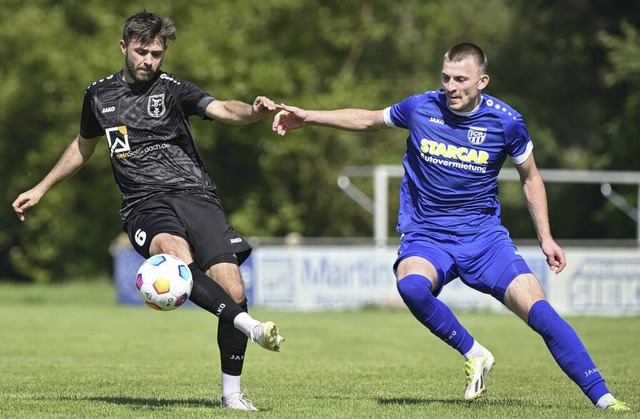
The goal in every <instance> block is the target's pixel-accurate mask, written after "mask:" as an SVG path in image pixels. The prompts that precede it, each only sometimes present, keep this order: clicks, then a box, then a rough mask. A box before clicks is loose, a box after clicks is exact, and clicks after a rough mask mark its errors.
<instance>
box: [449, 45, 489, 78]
mask: <svg viewBox="0 0 640 419" xmlns="http://www.w3.org/2000/svg"><path fill="white" fill-rule="evenodd" d="M469 57H471V58H473V60H474V61H475V63H476V65H477V66H478V69H479V70H480V73H481V74H487V70H488V68H489V60H488V59H487V56H486V55H485V54H484V51H482V48H480V47H479V46H477V45H476V44H472V43H471V42H463V43H461V44H457V45H454V46H452V47H451V48H449V51H447V53H446V54H444V59H445V61H453V62H458V61H462V60H464V59H467V58H469Z"/></svg>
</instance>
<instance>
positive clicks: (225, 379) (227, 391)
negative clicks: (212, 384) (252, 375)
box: [222, 373, 240, 398]
mask: <svg viewBox="0 0 640 419" xmlns="http://www.w3.org/2000/svg"><path fill="white" fill-rule="evenodd" d="M233 393H240V376H239V375H229V374H225V373H222V397H223V398H224V397H228V396H230V395H232V394H233Z"/></svg>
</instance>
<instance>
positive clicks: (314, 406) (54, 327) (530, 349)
mask: <svg viewBox="0 0 640 419" xmlns="http://www.w3.org/2000/svg"><path fill="white" fill-rule="evenodd" d="M0 295H2V296H3V298H2V300H3V301H2V303H1V304H0V319H1V322H2V323H1V326H0V417H2V418H5V417H6V418H71V417H82V418H95V417H109V418H145V417H146V418H155V417H163V418H168V417H176V418H178V417H179V418H206V417H246V416H249V415H251V413H245V412H233V411H228V410H223V409H221V408H219V407H218V400H219V397H220V384H219V382H220V372H219V360H218V352H217V346H216V343H215V330H216V320H215V318H214V317H213V316H212V315H210V314H208V313H206V312H204V311H202V310H199V309H196V308H183V309H179V310H177V311H174V312H167V313H161V312H155V311H153V310H150V309H147V308H145V307H121V306H117V305H116V304H115V290H114V289H113V288H112V286H111V285H110V284H108V283H97V284H74V285H65V286H49V287H46V286H23V287H16V286H11V285H7V284H0ZM252 313H253V314H254V315H255V317H256V318H260V319H264V320H266V319H271V320H274V321H276V322H277V323H278V324H279V325H280V326H281V329H282V333H283V335H284V336H285V337H286V339H287V341H286V342H285V343H284V344H283V345H282V351H281V352H280V353H271V352H267V351H265V350H263V349H261V348H259V347H257V346H255V345H250V347H249V349H248V352H247V359H246V361H245V373H244V375H243V388H244V389H246V393H247V395H248V398H249V399H251V400H252V401H253V402H254V404H255V405H256V406H257V407H258V408H259V409H260V410H261V412H259V413H258V415H259V416H260V417H264V418H269V417H273V418H276V417H277V418H283V417H285V418H289V417H292V418H426V417H430V418H463V417H469V418H596V417H598V418H600V417H605V416H606V417H611V415H616V413H615V412H602V411H599V410H597V409H595V408H594V407H593V406H592V405H591V404H590V402H589V401H588V399H587V398H586V397H585V396H584V395H583V394H582V393H581V392H580V390H579V389H578V388H577V387H576V386H575V385H574V384H573V383H572V382H571V381H570V380H569V379H568V378H566V377H565V376H564V374H563V373H562V372H561V371H560V369H559V368H558V367H557V366H556V364H555V362H554V361H553V359H552V358H551V355H550V354H549V353H548V351H547V349H546V347H545V346H544V344H543V342H542V340H541V339H540V338H539V337H538V335H536V334H535V333H534V332H532V331H531V330H530V329H529V328H527V327H526V326H525V325H524V324H523V323H522V322H521V321H520V320H518V319H516V318H515V316H512V315H504V314H488V313H459V317H460V319H461V321H462V322H463V324H465V325H466V326H467V328H468V329H469V330H470V332H471V333H473V334H474V335H475V337H476V338H478V339H479V340H480V341H481V342H482V343H483V344H484V345H485V346H487V347H489V348H490V349H491V350H492V352H493V354H494V355H495V357H496V362H497V363H496V367H495V368H494V370H493V372H492V373H491V374H490V375H489V378H488V391H487V393H486V394H485V395H484V396H483V397H482V398H481V399H479V400H477V401H475V402H473V403H467V402H465V401H464V400H463V388H464V374H463V372H462V364H463V359H462V357H461V356H459V355H458V354H457V353H456V352H454V351H453V350H452V349H450V348H449V347H448V346H446V345H445V344H443V343H442V342H440V341H439V340H437V339H436V338H434V337H433V336H431V335H430V333H429V332H428V331H427V330H426V329H424V328H422V326H420V325H419V324H418V322H417V321H415V320H414V319H413V317H411V315H410V314H409V312H408V311H406V310H364V311H354V312H321V313H308V312H304V313H301V312H281V311H280V312H272V311H266V310H262V309H255V310H252ZM567 320H568V321H569V322H570V323H571V324H572V325H573V326H574V328H575V329H576V331H577V332H578V334H580V336H581V337H582V339H583V341H584V343H585V345H586V346H587V348H588V349H589V350H590V352H591V355H592V357H593V358H594V360H595V361H596V364H597V365H598V367H599V369H600V371H601V372H602V373H603V374H604V377H605V379H606V380H607V383H608V385H609V387H610V389H611V390H612V391H613V392H614V394H615V395H617V396H618V397H619V398H620V399H622V400H624V401H626V402H627V403H629V405H630V406H631V407H632V408H633V409H634V411H632V412H628V413H618V414H622V416H623V417H640V391H639V388H640V374H639V371H640V356H639V348H640V317H622V318H605V317H570V318H567ZM254 414H255V413H254Z"/></svg>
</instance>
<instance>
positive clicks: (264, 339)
mask: <svg viewBox="0 0 640 419" xmlns="http://www.w3.org/2000/svg"><path fill="white" fill-rule="evenodd" d="M250 339H251V342H253V343H257V344H258V345H260V346H262V347H263V348H265V349H268V350H270V351H274V352H279V351H280V343H281V342H284V338H283V337H282V336H280V328H279V327H278V326H277V325H276V324H275V323H274V322H264V323H260V324H259V325H257V326H256V327H254V328H253V330H252V331H251V336H250Z"/></svg>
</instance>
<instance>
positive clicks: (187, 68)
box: [0, 0, 640, 282]
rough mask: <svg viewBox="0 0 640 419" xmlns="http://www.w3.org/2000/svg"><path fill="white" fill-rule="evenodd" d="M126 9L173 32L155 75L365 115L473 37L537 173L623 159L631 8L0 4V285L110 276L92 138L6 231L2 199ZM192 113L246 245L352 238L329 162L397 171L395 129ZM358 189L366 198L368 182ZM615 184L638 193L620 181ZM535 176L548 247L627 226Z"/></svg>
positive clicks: (633, 32)
mask: <svg viewBox="0 0 640 419" xmlns="http://www.w3.org/2000/svg"><path fill="white" fill-rule="evenodd" d="M143 7H146V8H147V10H149V11H152V12H155V13H157V14H159V15H161V16H170V17H172V18H173V19H174V21H175V23H176V26H177V30H178V32H177V35H178V39H177V41H176V42H175V43H171V44H170V47H169V49H168V51H167V55H166V58H165V61H164V66H163V70H165V71H167V72H169V73H172V74H175V75H176V76H178V77H180V78H183V79H186V80H190V81H192V82H194V83H196V84H198V85H199V86H200V87H202V88H203V89H204V90H206V91H208V92H210V93H211V94H213V95H214V96H215V97H218V98H221V99H240V100H243V101H245V102H251V101H252V100H253V98H254V97H255V96H257V95H267V96H269V97H271V98H272V99H274V100H275V101H276V102H284V103H287V104H292V105H299V106H303V107H306V108H323V109H324V108H340V107H362V108H368V109H381V108H384V107H386V106H389V105H391V104H393V103H395V102H398V101H400V100H402V99H403V98H405V97H406V96H409V95H411V94H414V93H418V92H423V91H427V90H433V89H437V88H439V87H440V71H441V68H442V67H441V66H442V56H443V54H444V52H445V51H446V50H447V49H448V48H449V47H450V46H452V45H453V44H455V43H458V42H462V41H471V42H475V43H477V44H479V45H480V46H481V47H483V49H484V50H485V52H486V53H487V55H488V57H489V74H490V75H491V83H490V84H489V86H488V88H487V89H486V92H487V93H489V94H491V95H494V96H497V97H499V98H501V99H503V100H505V101H506V102H507V103H509V104H511V105H512V106H513V107H514V108H516V109H517V110H518V111H519V112H521V113H522V114H523V115H524V117H525V120H526V122H527V124H528V126H529V130H530V132H531V135H532V137H533V139H534V144H535V153H536V160H537V162H538V165H539V167H541V168H543V169H544V168H562V169H597V170H640V163H639V162H638V156H639V155H640V141H639V139H640V89H639V88H640V32H639V28H640V3H639V2H637V1H630V0H619V1H605V0H600V1H598V0H571V1H564V2H555V1H551V0H486V1H483V2H469V1H466V0H449V1H446V2H444V1H425V0H394V1H390V0H378V1H375V2H371V1H368V0H352V1H342V0H265V1H260V2H256V1H253V0H228V1H222V0H221V1H215V2H212V1H204V0H189V1H173V2H158V4H157V5H154V2H142V3H140V4H137V2H131V1H123V0H115V1H110V2H103V1H98V0H85V1H83V2H76V1H71V0H55V1H53V0H50V1H47V0H0V27H1V28H2V30H1V31H0V78H1V84H0V139H1V140H2V141H0V149H1V156H2V162H3V163H2V164H1V165H0V187H1V188H2V189H3V190H5V193H4V195H3V196H4V198H3V199H2V203H1V204H2V205H1V207H0V208H2V210H0V222H1V223H2V226H3V228H2V229H1V230H0V278H4V280H9V279H13V280H25V281H39V282H55V281H62V280H65V279H69V278H75V277H90V276H99V275H107V274H109V272H110V269H111V266H112V259H111V255H110V254H109V247H110V245H111V243H112V241H113V240H114V239H115V238H116V236H118V234H119V233H120V232H121V224H120V219H119V215H118V210H119V208H120V194H119V191H118V189H117V187H116V185H115V182H114V181H113V175H112V173H111V169H110V165H109V157H108V150H107V147H106V146H100V147H99V148H98V149H97V151H96V153H95V155H94V157H93V158H92V160H91V161H90V162H89V163H88V164H87V165H86V166H85V167H84V168H83V169H82V170H81V171H80V172H79V173H77V174H76V175H74V176H73V177H72V178H70V179H68V180H67V181H65V182H63V183H61V184H59V185H57V186H56V187H55V188H54V189H52V190H51V191H50V192H49V193H48V194H47V195H46V196H45V197H44V198H43V200H42V201H41V203H40V204H39V205H38V206H37V207H35V208H33V209H32V210H30V211H29V212H28V214H27V221H26V222H25V223H21V222H20V221H19V220H18V219H17V217H16V216H15V214H14V213H13V211H12V209H11V203H12V202H13V200H14V199H15V198H16V197H17V195H18V194H19V193H20V192H22V191H24V190H26V189H28V188H30V187H32V186H33V185H34V184H35V183H36V182H38V181H39V180H40V179H41V178H42V177H43V176H44V175H45V174H46V172H47V171H48V170H49V169H50V168H51V167H52V166H53V164H54V163H55V162H56V160H57V159H58V157H59V156H60V154H61V153H62V151H63V149H64V148H65V147H66V145H67V144H68V142H69V141H70V140H71V139H73V138H74V137H75V135H76V134H77V132H78V129H79V119H80V110H81V105H82V98H83V93H84V90H85V89H86V87H87V86H88V85H89V84H91V83H92V82H93V81H95V80H97V79H99V78H101V77H103V76H106V75H108V74H111V73H113V72H115V71H117V70H118V69H120V68H122V65H123V56H122V54H121V53H120V50H119V47H118V42H119V40H120V37H121V31H122V25H123V23H124V20H125V19H126V18H127V17H128V16H129V15H131V14H133V13H135V12H137V11H139V10H141V9H142V8H143ZM192 125H193V129H194V131H195V136H196V139H197V141H198V147H199V149H200V151H201V153H202V155H203V157H204V159H205V162H206V164H207V166H208V168H209V171H210V173H211V175H212V178H213V180H214V182H216V184H217V185H218V188H219V193H220V195H221V198H222V200H223V203H224V205H225V208H226V210H227V213H228V216H229V218H230V221H231V223H232V225H234V226H235V228H236V229H237V230H239V231H240V232H241V233H242V234H243V235H245V236H246V237H252V236H256V237H282V236H285V235H287V234H289V233H291V232H296V233H300V234H302V235H303V236H306V237H370V236H371V234H372V218H371V216H370V214H368V213H367V212H366V211H364V210H363V209H362V208H361V207H359V206H358V205H356V204H355V203H354V202H353V201H352V200H351V199H350V198H349V197H348V196H347V195H346V194H344V193H343V192H342V191H341V190H340V189H339V188H338V187H337V185H336V178H337V175H338V173H339V172H340V170H341V168H343V167H345V166H348V165H376V164H399V163H400V161H401V158H402V154H403V152H404V146H405V138H406V132H405V131H403V130H385V131H383V132H380V133H375V134H363V133H350V132H341V131H336V130H329V129H323V128H314V127H312V128H307V129H305V130H300V131H295V132H293V133H290V134H288V135H287V136H286V137H284V138H281V137H278V136H276V135H275V134H274V133H272V132H271V128H270V126H271V120H270V119H266V120H264V121H261V122H258V123H256V124H253V125H248V126H229V125H224V124H221V123H218V122H205V121H200V120H197V118H196V119H193V120H192ZM360 181H361V183H359V184H358V185H357V186H358V187H359V188H360V189H362V190H364V191H365V192H367V193H369V194H371V189H372V185H371V184H370V183H371V181H370V179H361V180H360ZM392 186H393V185H392ZM396 186H397V185H396ZM614 187H615V189H616V190H617V191H618V193H620V194H622V195H623V196H624V197H625V198H626V199H628V200H629V201H630V202H631V203H634V202H637V190H636V188H635V187H632V186H626V187H624V186H615V185H614ZM547 188H548V195H549V204H550V217H551V222H552V229H553V232H554V235H555V236H556V238H557V239H558V241H559V242H560V243H561V244H562V240H563V239H633V238H635V231H636V225H635V222H634V221H633V220H631V219H629V218H628V217H626V216H625V215H624V214H623V213H622V212H620V211H619V210H618V209H616V208H615V207H614V206H613V205H612V204H610V203H609V202H608V201H607V200H605V199H604V198H603V197H602V196H601V194H600V190H599V187H598V186H597V185H562V184H548V185H547ZM395 190H397V189H395ZM395 195H396V193H395V192H394V191H393V190H392V191H391V192H390V196H391V197H392V202H391V204H390V205H391V210H390V213H391V215H390V221H389V225H390V229H391V228H393V226H395V214H394V211H393V209H394V208H395V206H396V204H397V198H396V196H395ZM501 201H502V203H503V220H504V223H505V225H506V226H507V227H508V228H509V230H510V232H511V235H512V237H514V238H516V239H519V238H522V239H531V238H535V234H534V232H533V228H532V224H531V221H530V219H529V216H528V214H527V212H526V209H525V207H524V203H523V199H522V194H521V191H520V188H519V185H517V184H506V183H505V184H504V185H501ZM390 235H391V236H392V237H395V236H394V233H393V232H392V231H390Z"/></svg>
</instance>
